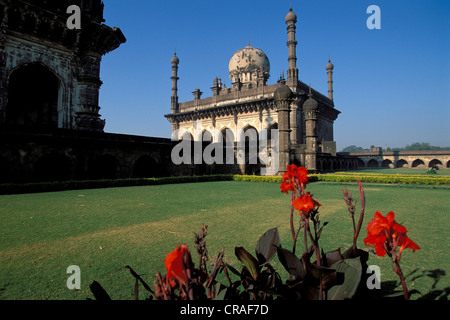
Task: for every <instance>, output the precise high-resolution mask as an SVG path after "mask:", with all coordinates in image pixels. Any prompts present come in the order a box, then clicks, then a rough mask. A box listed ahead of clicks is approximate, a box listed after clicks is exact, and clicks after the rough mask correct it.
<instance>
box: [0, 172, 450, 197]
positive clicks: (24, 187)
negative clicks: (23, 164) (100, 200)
mask: <svg viewBox="0 0 450 320" xmlns="http://www.w3.org/2000/svg"><path fill="white" fill-rule="evenodd" d="M308 178H309V181H310V182H316V181H324V182H356V181H357V180H360V181H361V182H366V183H392V184H393V183H397V184H424V185H450V176H441V177H435V176H432V177H429V176H418V175H397V174H391V175H389V174H369V173H363V174H357V173H351V174H347V173H342V174H341V173H339V174H310V175H308ZM209 181H248V182H268V183H281V182H282V178H281V177H280V176H250V175H230V174H219V175H206V176H180V177H164V178H134V179H114V180H112V179H111V180H85V181H64V182H38V183H24V184H15V183H9V184H0V194H21V193H40V192H54V191H65V190H78V189H97V188H114V187H132V186H148V185H160V184H172V183H194V182H209Z"/></svg>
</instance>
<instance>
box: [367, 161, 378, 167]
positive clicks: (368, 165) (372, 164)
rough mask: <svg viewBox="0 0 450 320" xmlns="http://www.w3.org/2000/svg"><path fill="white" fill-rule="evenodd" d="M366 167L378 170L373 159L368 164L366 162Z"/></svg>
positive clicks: (376, 162)
mask: <svg viewBox="0 0 450 320" xmlns="http://www.w3.org/2000/svg"><path fill="white" fill-rule="evenodd" d="M367 167H368V168H378V167H379V164H378V161H377V160H375V159H370V160H369V162H367Z"/></svg>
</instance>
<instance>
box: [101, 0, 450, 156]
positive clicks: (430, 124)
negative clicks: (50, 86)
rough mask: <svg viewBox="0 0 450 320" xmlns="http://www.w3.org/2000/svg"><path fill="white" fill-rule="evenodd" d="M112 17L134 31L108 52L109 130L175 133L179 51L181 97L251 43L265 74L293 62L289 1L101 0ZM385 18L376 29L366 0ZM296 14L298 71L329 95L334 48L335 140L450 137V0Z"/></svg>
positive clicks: (357, 2) (338, 6) (207, 83)
mask: <svg viewBox="0 0 450 320" xmlns="http://www.w3.org/2000/svg"><path fill="white" fill-rule="evenodd" d="M103 2H104V4H105V11H104V17H105V19H106V22H105V23H106V24H107V25H109V26H111V27H119V28H121V30H122V32H123V33H124V35H125V36H126V38H127V43H125V44H123V45H122V46H121V47H120V48H118V49H117V50H116V51H113V52H111V53H109V54H107V55H106V56H104V57H103V62H102V66H101V79H102V81H103V83H104V84H103V86H102V88H101V90H100V106H101V107H102V109H101V111H100V113H101V114H102V118H104V119H106V127H105V131H107V132H112V133H125V134H136V135H144V136H156V137H170V124H169V122H168V121H167V120H166V119H165V118H164V114H167V113H170V95H171V85H172V83H171V80H170V77H171V64H170V59H171V58H172V56H173V54H174V51H175V50H176V52H177V56H178V57H179V59H180V65H179V77H180V80H179V83H178V89H179V91H178V95H179V101H180V102H184V101H189V100H192V99H193V95H192V91H194V90H195V89H196V88H199V89H200V90H201V91H202V92H203V93H204V94H203V97H208V96H211V95H212V93H211V90H210V87H211V86H212V83H213V79H214V78H215V77H216V76H217V77H220V78H222V82H224V83H225V84H226V86H227V87H229V86H230V85H231V81H230V79H229V77H228V76H229V74H228V63H229V60H230V58H231V57H232V55H233V54H234V53H235V52H236V51H237V50H239V49H241V48H243V47H245V46H246V45H247V43H248V39H250V43H251V45H252V46H254V47H256V48H259V49H261V50H263V51H264V52H265V53H266V55H267V56H268V58H269V60H270V64H271V72H270V74H271V77H270V79H269V81H268V83H269V84H272V83H275V82H276V81H277V80H278V78H279V76H280V74H281V72H282V71H283V70H286V69H287V67H288V61H287V57H288V49H287V46H286V41H287V32H286V24H285V22H284V18H285V16H286V14H287V13H288V10H289V6H290V2H291V1H289V0H283V1H280V0H271V1H269V0H247V1H242V0H241V1H237V0H227V1H216V0H209V1H206V0H190V1H179V0H172V1H153V0H150V1H148V0H130V1H123V0H120V1H119V0H104V1H103ZM373 4H374V5H378V6H379V7H380V9H381V29H380V30H369V29H368V28H367V26H366V21H367V19H368V18H369V16H370V14H367V13H366V10H367V8H368V7H369V6H370V5H373ZM292 8H293V10H294V12H295V13H296V14H297V17H298V22H297V40H298V46H297V56H298V61H297V67H298V68H299V78H300V80H301V81H303V82H305V83H311V85H312V87H314V88H315V89H316V90H318V91H320V92H322V93H323V94H327V74H326V70H325V66H326V64H327V63H328V58H329V57H331V60H332V62H333V64H334V65H335V69H334V99H335V104H336V108H337V109H338V110H340V111H341V112H342V113H341V114H340V116H339V117H338V119H337V120H336V122H335V127H334V128H335V140H336V142H337V148H338V150H341V149H342V148H344V147H346V146H349V145H357V146H362V147H370V146H371V145H376V146H380V147H383V148H384V147H386V146H389V147H403V146H406V145H408V144H412V143H414V142H429V143H431V144H432V145H437V146H450V138H449V137H450V1H448V0H430V1H425V0H421V1H417V0H409V1H405V0H396V1H392V0H371V1H366V0H340V1H336V0H317V1H300V0H292Z"/></svg>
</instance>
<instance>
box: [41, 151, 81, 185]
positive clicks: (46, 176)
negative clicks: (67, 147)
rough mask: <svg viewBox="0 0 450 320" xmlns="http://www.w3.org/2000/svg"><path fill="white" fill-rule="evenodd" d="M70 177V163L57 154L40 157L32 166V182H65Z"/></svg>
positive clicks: (64, 157)
mask: <svg viewBox="0 0 450 320" xmlns="http://www.w3.org/2000/svg"><path fill="white" fill-rule="evenodd" d="M71 176H72V165H71V161H70V160H69V159H68V158H67V157H66V156H64V155H62V154H59V153H49V154H46V155H43V156H41V157H40V158H39V159H38V160H37V161H36V162H35V164H34V166H33V181H35V182H48V181H67V180H70V179H71Z"/></svg>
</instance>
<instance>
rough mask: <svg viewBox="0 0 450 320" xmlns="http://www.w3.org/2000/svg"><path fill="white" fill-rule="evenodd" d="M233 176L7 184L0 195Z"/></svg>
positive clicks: (0, 187)
mask: <svg viewBox="0 0 450 320" xmlns="http://www.w3.org/2000/svg"><path fill="white" fill-rule="evenodd" d="M231 180H233V176H232V175H209V176H180V177H163V178H130V179H105V180H83V181H81V180H80V181H57V182H34V183H23V184H17V183H5V184H0V194H21V193H40V192H55V191H65V190H79V189H99V188H115V187H134V186H149V185H159V184H172V183H193V182H208V181H231Z"/></svg>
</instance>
